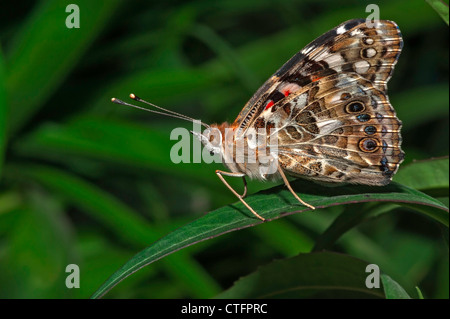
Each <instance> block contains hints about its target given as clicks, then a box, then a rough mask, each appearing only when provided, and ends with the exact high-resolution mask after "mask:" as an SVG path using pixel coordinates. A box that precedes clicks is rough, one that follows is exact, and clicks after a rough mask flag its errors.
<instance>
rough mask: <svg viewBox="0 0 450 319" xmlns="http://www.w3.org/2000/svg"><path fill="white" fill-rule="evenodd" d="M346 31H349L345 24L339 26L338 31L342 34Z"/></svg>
mask: <svg viewBox="0 0 450 319" xmlns="http://www.w3.org/2000/svg"><path fill="white" fill-rule="evenodd" d="M345 31H347V29H346V28H345V25H341V26H340V27H339V28H337V30H336V33H337V34H342V33H345Z"/></svg>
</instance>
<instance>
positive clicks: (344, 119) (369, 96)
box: [113, 19, 404, 221]
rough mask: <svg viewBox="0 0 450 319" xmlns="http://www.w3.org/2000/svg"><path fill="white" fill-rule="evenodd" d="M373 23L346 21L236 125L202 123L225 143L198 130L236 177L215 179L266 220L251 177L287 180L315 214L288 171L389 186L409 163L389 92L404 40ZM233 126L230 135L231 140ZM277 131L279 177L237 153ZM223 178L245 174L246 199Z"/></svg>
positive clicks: (275, 79) (279, 77)
mask: <svg viewBox="0 0 450 319" xmlns="http://www.w3.org/2000/svg"><path fill="white" fill-rule="evenodd" d="M372 23H373V26H372V27H369V26H368V24H366V20H364V19H355V20H350V21H347V22H344V23H342V24H340V25H339V26H337V27H336V28H334V29H332V30H331V31H328V32H327V33H325V34H323V35H322V36H320V37H319V38H317V39H316V40H315V41H313V42H312V43H310V44H309V45H307V46H306V47H305V48H304V49H303V50H302V51H300V52H299V53H297V54H296V55H294V56H293V57H292V58H291V59H290V60H289V61H288V62H286V63H285V64H284V65H283V66H282V67H281V68H280V69H279V70H278V71H277V72H275V74H274V75H272V77H271V78H269V79H268V80H267V81H266V82H265V83H264V84H263V85H262V86H261V88H259V90H258V91H257V92H256V93H255V94H254V95H253V97H252V98H251V99H250V101H249V102H248V103H247V104H246V105H245V106H244V108H243V110H242V111H241V112H240V113H239V115H238V117H237V118H236V120H235V121H234V122H233V123H232V124H228V123H223V124H220V125H217V124H213V125H211V126H209V125H206V124H203V123H202V124H203V125H205V126H206V127H207V128H210V130H207V131H209V132H211V131H212V130H211V129H217V130H219V131H220V132H221V133H222V134H221V136H222V137H221V139H222V140H221V141H219V143H217V141H215V144H214V139H215V138H214V137H213V136H212V135H211V134H210V133H208V132H206V133H203V134H202V133H195V132H193V133H194V134H195V135H196V136H197V137H198V138H199V139H200V141H201V142H202V143H203V144H204V146H205V147H206V148H207V149H208V150H210V151H211V152H216V153H219V154H220V155H222V158H223V159H226V160H224V164H225V165H226V166H227V168H228V169H229V170H230V171H231V172H225V171H219V170H218V171H216V174H217V175H218V177H219V178H220V179H221V180H222V182H223V183H224V184H225V185H226V186H227V187H228V188H229V189H230V190H231V191H232V192H233V193H234V194H235V195H236V196H237V197H238V198H239V200H240V201H241V202H242V203H243V204H244V205H245V206H246V207H247V208H248V209H249V210H250V211H251V212H252V213H253V214H254V215H255V216H257V217H258V218H259V219H261V220H263V221H264V220H265V219H264V218H263V217H261V216H260V215H258V214H257V213H256V212H255V211H254V210H253V209H252V208H251V207H250V206H249V205H248V204H247V203H246V202H245V200H244V197H245V195H246V192H247V184H246V181H245V177H246V176H248V177H250V178H258V179H260V180H265V179H266V178H268V177H271V178H282V179H283V181H284V182H285V184H286V186H287V187H288V188H289V190H290V191H291V193H292V194H293V195H294V196H295V197H296V198H297V199H298V200H299V201H300V202H301V203H302V204H304V205H306V206H308V207H309V208H311V209H314V207H313V206H312V205H310V204H307V203H305V202H303V201H302V200H301V199H300V198H299V197H298V196H297V194H296V193H295V192H294V190H293V189H292V188H291V186H290V184H289V181H288V179H287V178H286V175H285V173H288V174H289V175H291V176H294V177H301V178H306V179H310V180H313V181H318V182H322V183H352V184H367V185H378V186H382V185H386V184H388V183H389V182H390V181H391V179H392V176H393V175H394V174H395V172H396V171H397V169H398V166H399V165H400V163H401V162H402V161H403V157H404V153H403V151H402V150H401V148H400V144H401V136H400V128H401V121H400V120H399V119H398V118H397V116H396V113H395V111H394V109H393V107H392V105H391V104H390V103H389V99H388V96H387V93H386V90H387V87H386V83H387V81H388V80H389V79H390V77H391V75H392V71H393V68H394V65H395V64H396V62H397V60H398V57H399V55H400V52H401V49H402V45H403V41H402V36H401V33H400V30H399V28H398V26H397V25H396V24H395V23H394V22H392V21H386V20H381V21H375V22H372ZM131 97H132V98H134V99H135V100H138V101H143V100H141V99H140V98H138V97H136V96H134V95H131ZM113 101H114V102H116V103H119V104H127V103H125V102H122V101H120V100H117V99H113ZM143 102H145V101H143ZM145 103H147V104H150V105H153V104H151V103H148V102H145ZM127 105H129V104H127ZM153 106H155V105H153ZM155 107H157V106H155ZM158 108H159V107H158ZM159 109H161V110H163V111H165V112H167V113H162V112H161V113H160V112H157V111H153V112H157V113H160V114H165V115H169V116H174V117H179V118H183V119H187V120H190V121H192V120H193V119H191V118H188V117H186V116H185V115H181V114H179V113H175V112H173V111H168V110H165V109H162V108H159ZM227 129H228V130H229V131H231V132H232V136H231V138H225V136H226V135H227V134H226V130H227ZM274 134H276V142H277V152H276V154H273V156H272V157H271V159H270V161H271V163H275V165H276V169H275V172H274V174H271V176H267V175H266V174H264V173H262V171H261V166H263V165H267V163H265V164H263V163H262V161H260V158H259V157H258V150H256V161H254V162H253V163H251V162H250V161H246V160H245V156H244V161H238V160H236V153H235V152H234V151H233V150H234V149H235V146H236V143H237V142H238V141H241V142H243V143H244V145H245V146H247V147H248V146H249V145H248V144H249V143H250V141H252V140H254V138H255V137H256V136H257V137H258V139H257V140H258V141H261V140H262V141H264V142H263V147H264V148H268V147H269V146H270V145H269V141H270V137H271V136H272V135H274ZM260 146H261V145H258V147H260ZM250 148H251V147H250ZM245 154H247V153H245ZM247 155H248V154H247ZM223 176H233V177H241V178H242V179H243V181H244V185H245V191H244V194H242V195H240V194H238V193H237V192H236V191H235V190H234V189H233V188H232V187H231V186H230V185H229V184H228V183H227V182H226V180H225V179H224V177H223Z"/></svg>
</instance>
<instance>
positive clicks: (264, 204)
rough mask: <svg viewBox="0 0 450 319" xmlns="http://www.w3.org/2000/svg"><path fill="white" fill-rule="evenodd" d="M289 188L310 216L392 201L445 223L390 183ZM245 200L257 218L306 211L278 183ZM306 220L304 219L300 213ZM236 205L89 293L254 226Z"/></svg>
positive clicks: (430, 205)
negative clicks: (325, 209) (180, 252)
mask: <svg viewBox="0 0 450 319" xmlns="http://www.w3.org/2000/svg"><path fill="white" fill-rule="evenodd" d="M292 186H293V188H294V189H302V190H308V192H307V193H304V194H300V197H301V198H303V199H304V200H305V201H306V202H308V203H310V204H311V205H314V206H315V207H316V208H318V209H316V210H315V211H314V212H313V214H320V209H319V208H323V207H329V206H335V205H342V204H355V203H362V202H372V201H375V202H380V201H382V202H395V203H398V204H399V205H405V206H407V207H411V208H413V209H416V210H419V211H421V212H423V213H424V214H426V215H428V216H429V217H431V218H434V219H436V220H438V221H439V222H441V223H444V224H445V225H447V226H448V208H447V207H446V206H445V205H443V204H442V203H441V202H439V201H438V200H436V199H433V198H431V197H429V196H427V195H425V194H423V193H421V192H419V191H416V190H413V189H410V188H407V187H405V186H402V185H400V184H396V183H392V184H390V185H388V186H386V187H369V186H360V185H358V186H342V187H339V188H338V187H334V188H331V187H323V186H319V185H317V184H315V183H311V182H307V181H303V180H296V181H295V182H293V183H292ZM246 201H247V203H248V204H249V205H250V206H251V207H253V208H254V209H255V210H256V211H257V212H258V213H259V214H260V215H261V216H263V217H264V218H267V219H268V220H274V219H277V218H280V217H283V216H287V215H290V214H294V213H297V212H306V211H308V209H307V208H305V207H304V206H302V205H300V204H299V203H298V202H297V201H296V199H295V198H294V197H293V196H292V194H291V193H290V192H289V191H287V190H286V189H285V187H284V186H278V187H275V188H272V189H270V190H267V191H263V192H259V193H257V194H255V195H252V196H249V197H248V198H246ZM305 218H306V217H305ZM260 223H261V221H259V220H258V219H256V218H255V217H254V216H253V215H252V214H251V213H250V212H249V211H248V210H247V209H246V208H245V207H244V206H243V205H242V204H241V203H237V204H234V205H231V206H226V207H222V208H219V209H217V210H215V211H212V212H210V213H209V214H207V215H205V216H203V217H201V218H199V219H197V220H195V221H193V222H192V223H190V224H187V225H185V226H183V227H180V228H178V229H177V230H176V231H174V232H172V233H170V234H168V235H167V236H165V237H163V238H161V239H160V240H158V241H156V242H155V243H154V244H153V245H151V246H149V247H148V248H146V249H144V250H143V251H141V252H140V253H138V254H137V255H135V256H134V257H133V258H131V259H130V260H129V261H128V262H127V263H126V264H125V265H124V266H123V267H122V268H120V269H119V270H118V271H117V272H116V273H114V274H113V275H112V276H111V277H110V278H109V279H108V280H107V281H106V282H105V283H104V284H103V286H101V287H100V288H99V289H98V290H97V292H96V293H95V294H94V295H93V297H95V298H97V297H101V296H102V295H104V294H105V293H106V292H107V291H108V290H109V289H111V288H112V287H114V286H115V285H116V284H117V283H119V282H120V281H121V280H123V279H124V278H126V277H127V276H129V275H131V274H132V273H133V272H135V271H137V270H139V269H140V268H142V267H144V266H146V265H148V264H151V263H153V262H155V261H157V260H159V259H161V258H163V257H165V256H167V255H170V254H172V253H173V252H175V251H178V250H180V249H183V248H185V247H188V246H190V245H193V244H196V243H198V242H201V241H204V240H208V239H211V238H214V237H217V236H220V235H223V234H225V233H228V232H231V231H236V230H240V229H243V228H247V227H251V226H255V225H258V224H260Z"/></svg>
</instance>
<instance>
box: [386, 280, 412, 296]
mask: <svg viewBox="0 0 450 319" xmlns="http://www.w3.org/2000/svg"><path fill="white" fill-rule="evenodd" d="M381 282H382V283H383V289H384V294H385V295H386V299H411V297H410V296H409V295H408V293H407V292H406V291H405V289H403V287H402V286H400V285H399V284H398V283H397V282H396V281H394V280H393V279H392V278H391V277H389V276H388V275H385V274H382V275H381Z"/></svg>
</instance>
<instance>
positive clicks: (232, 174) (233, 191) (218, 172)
mask: <svg viewBox="0 0 450 319" xmlns="http://www.w3.org/2000/svg"><path fill="white" fill-rule="evenodd" d="M216 175H217V176H218V177H219V178H220V180H221V181H222V182H223V183H224V184H225V186H226V187H228V189H229V190H230V191H231V192H232V193H233V194H234V195H236V197H237V198H239V200H240V201H241V202H242V204H244V205H245V207H247V208H248V209H249V210H250V211H251V212H252V213H253V215H255V216H256V217H258V218H259V219H261V220H262V221H263V222H264V221H266V219H265V218H263V217H261V216H260V215H258V213H256V212H255V211H254V210H253V208H251V207H250V206H249V205H248V204H247V203H246V202H245V201H244V197H245V195H247V181H246V180H245V174H242V173H231V172H225V171H220V170H217V171H216ZM222 175H225V176H231V177H242V179H243V181H244V187H245V189H244V194H242V195H239V194H238V193H237V192H236V191H235V190H234V189H233V187H231V186H230V184H228V182H227V181H226V180H225V178H223V176H222Z"/></svg>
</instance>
